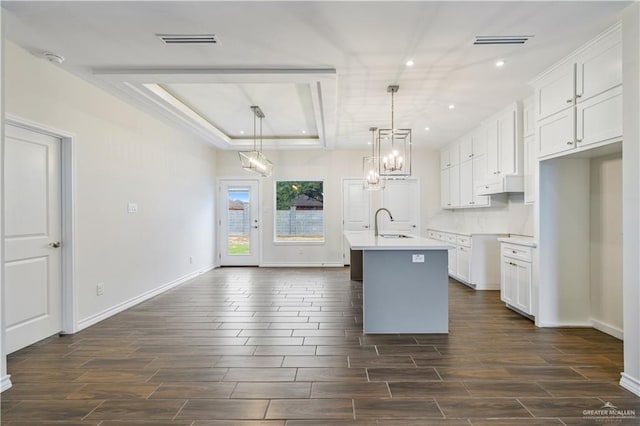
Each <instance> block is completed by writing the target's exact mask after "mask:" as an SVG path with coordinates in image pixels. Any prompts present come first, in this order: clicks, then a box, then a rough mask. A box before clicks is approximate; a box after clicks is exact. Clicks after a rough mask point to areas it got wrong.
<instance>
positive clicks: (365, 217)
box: [342, 179, 371, 265]
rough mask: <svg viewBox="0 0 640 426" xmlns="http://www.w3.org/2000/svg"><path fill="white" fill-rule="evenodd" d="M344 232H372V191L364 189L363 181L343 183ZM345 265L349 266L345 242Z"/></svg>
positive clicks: (355, 180) (350, 180)
mask: <svg viewBox="0 0 640 426" xmlns="http://www.w3.org/2000/svg"><path fill="white" fill-rule="evenodd" d="M342 230H343V231H351V232H369V231H370V230H371V191H369V190H367V189H365V188H364V185H363V182H362V179H344V180H343V181H342ZM342 253H343V256H342V258H343V259H344V264H345V265H349V264H350V263H351V262H350V254H349V245H348V244H347V242H346V241H344V240H343V250H342Z"/></svg>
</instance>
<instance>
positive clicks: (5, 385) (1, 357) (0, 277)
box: [0, 8, 11, 392]
mask: <svg viewBox="0 0 640 426" xmlns="http://www.w3.org/2000/svg"><path fill="white" fill-rule="evenodd" d="M2 21H3V18H2V8H0V165H2V164H4V160H3V158H4V119H2V117H4V30H3V27H2ZM0 170H4V168H3V167H1V166H0ZM3 176H4V172H3V173H0V243H1V242H2V241H4V184H3V182H2V178H3ZM3 306H4V244H0V392H2V391H4V390H6V389H9V388H10V387H11V380H10V378H9V376H8V375H7V357H6V355H5V333H4V328H5V318H4V312H5V310H4V308H3Z"/></svg>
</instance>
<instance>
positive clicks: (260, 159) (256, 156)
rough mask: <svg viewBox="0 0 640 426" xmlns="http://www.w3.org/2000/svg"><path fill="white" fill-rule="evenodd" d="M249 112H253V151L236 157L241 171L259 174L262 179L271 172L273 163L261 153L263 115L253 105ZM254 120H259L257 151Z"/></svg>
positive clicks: (244, 152)
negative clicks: (258, 145)
mask: <svg viewBox="0 0 640 426" xmlns="http://www.w3.org/2000/svg"><path fill="white" fill-rule="evenodd" d="M251 110H252V111H253V151H240V152H238V155H239V156H240V164H241V165H242V168H243V169H245V170H247V171H249V172H252V173H256V174H259V175H260V176H262V177H269V176H271V173H272V172H273V163H272V162H271V161H269V160H268V159H267V157H265V156H264V154H263V153H262V119H263V118H264V113H263V112H262V110H261V109H260V107H259V106H257V105H253V106H252V107H251ZM256 118H258V119H259V120H260V150H259V151H258V147H257V141H256V139H257V138H256Z"/></svg>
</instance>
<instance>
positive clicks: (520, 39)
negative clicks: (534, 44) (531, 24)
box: [473, 35, 533, 45]
mask: <svg viewBox="0 0 640 426" xmlns="http://www.w3.org/2000/svg"><path fill="white" fill-rule="evenodd" d="M532 37H533V36H532V35H517V36H476V38H475V40H474V41H473V44H479V45H489V44H525V43H526V42H527V41H528V40H529V39H530V38H532Z"/></svg>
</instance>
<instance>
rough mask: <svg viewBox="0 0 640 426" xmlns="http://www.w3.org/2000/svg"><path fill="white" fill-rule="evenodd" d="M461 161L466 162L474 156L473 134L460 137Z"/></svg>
mask: <svg viewBox="0 0 640 426" xmlns="http://www.w3.org/2000/svg"><path fill="white" fill-rule="evenodd" d="M459 144H460V162H461V163H462V162H465V161H468V160H471V159H472V158H473V136H472V135H466V136H464V137H463V138H462V139H460V142H459Z"/></svg>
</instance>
